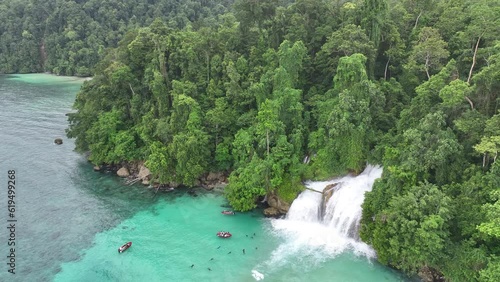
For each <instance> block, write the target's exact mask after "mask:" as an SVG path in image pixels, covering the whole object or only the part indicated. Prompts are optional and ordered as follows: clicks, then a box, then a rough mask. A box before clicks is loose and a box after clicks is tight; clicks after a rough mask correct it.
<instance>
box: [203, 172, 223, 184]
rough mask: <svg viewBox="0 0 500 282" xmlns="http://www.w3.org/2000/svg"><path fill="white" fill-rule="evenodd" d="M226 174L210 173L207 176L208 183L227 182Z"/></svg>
mask: <svg viewBox="0 0 500 282" xmlns="http://www.w3.org/2000/svg"><path fill="white" fill-rule="evenodd" d="M225 178H226V177H225V176H224V173H222V172H210V173H209V174H208V175H207V181H208V182H223V181H224V180H225Z"/></svg>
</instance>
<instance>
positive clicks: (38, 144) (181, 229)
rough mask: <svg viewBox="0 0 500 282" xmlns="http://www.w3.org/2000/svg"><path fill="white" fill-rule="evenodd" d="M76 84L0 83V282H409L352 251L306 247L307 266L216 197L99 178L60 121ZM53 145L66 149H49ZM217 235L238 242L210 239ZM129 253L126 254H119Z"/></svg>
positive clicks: (255, 216) (269, 231) (275, 236)
mask: <svg viewBox="0 0 500 282" xmlns="http://www.w3.org/2000/svg"><path fill="white" fill-rule="evenodd" d="M81 83H82V80H81V79H75V78H69V77H56V76H51V75H42V74H37V75H16V76H0V183H4V184H0V185H1V186H0V223H1V224H0V265H1V268H0V281H139V280H147V281H151V282H153V281H256V280H257V279H261V278H262V276H259V275H261V274H262V275H263V280H261V281H405V278H404V277H402V276H400V275H398V273H396V272H394V271H392V270H390V269H388V268H385V267H382V266H380V265H379V264H378V263H376V262H375V261H370V260H368V259H367V258H365V257H363V256H355V255H354V254H352V253H351V252H349V251H348V252H344V253H342V254H340V255H337V256H335V257H332V256H330V255H327V254H324V253H323V252H322V251H321V249H318V248H317V247H315V246H311V245H308V243H304V245H303V246H302V247H301V248H303V250H304V252H303V255H301V254H300V253H299V254H297V253H296V252H295V251H294V252H288V251H287V246H288V244H290V242H294V245H297V244H301V242H296V240H297V239H296V238H294V237H293V236H291V235H289V234H283V233H280V231H279V230H276V229H275V228H274V227H273V226H274V225H275V223H276V220H270V219H265V218H263V217H262V216H261V213H260V212H259V211H256V212H251V213H243V214H236V215H235V216H224V215H222V214H221V213H220V211H221V210H223V209H225V208H224V207H222V206H224V205H225V201H224V199H223V197H222V196H221V194H220V193H219V192H206V191H204V190H203V189H196V190H195V191H196V195H197V196H196V197H195V196H192V195H190V194H188V193H186V191H182V190H181V191H175V192H170V193H159V194H158V195H156V196H155V195H154V191H152V190H151V189H147V188H145V187H143V186H141V185H133V186H125V185H124V183H123V180H122V179H120V178H118V177H115V176H112V175H110V174H106V173H96V172H94V171H93V170H92V166H91V165H90V164H89V163H88V162H87V161H86V160H85V158H84V157H83V156H81V155H79V154H77V153H75V152H73V148H74V142H73V140H68V139H67V138H65V129H66V128H67V120H66V116H65V115H64V114H65V113H67V112H69V111H71V105H72V103H73V101H74V98H75V94H76V92H77V91H78V89H79V87H80V85H81ZM57 137H61V138H63V141H64V144H63V145H60V146H58V145H55V144H54V139H55V138H57ZM11 169H15V170H16V179H17V182H16V219H17V220H18V221H17V222H16V274H15V275H12V274H10V273H8V272H7V270H8V266H7V264H6V262H7V258H6V256H7V255H8V254H9V252H8V249H7V236H9V234H7V233H8V230H7V229H6V226H7V223H6V222H7V210H6V200H7V195H6V193H7V186H6V184H5V183H7V170H11ZM220 230H227V231H230V232H232V233H233V237H231V238H229V239H221V238H218V237H216V235H215V234H216V232H217V231H220ZM254 233H255V235H254ZM128 241H132V242H133V245H132V247H131V248H130V249H129V250H127V251H126V252H124V253H122V254H118V252H117V248H118V247H119V246H121V245H122V244H124V243H125V242H128ZM243 249H244V250H245V252H243ZM192 265H194V266H193V267H191V266H192ZM252 274H254V276H255V278H254V276H253V275H252Z"/></svg>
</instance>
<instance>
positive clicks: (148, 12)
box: [0, 0, 233, 76]
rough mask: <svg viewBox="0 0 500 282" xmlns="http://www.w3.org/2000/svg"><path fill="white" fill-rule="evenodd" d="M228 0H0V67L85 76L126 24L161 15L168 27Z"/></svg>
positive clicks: (214, 11)
mask: <svg viewBox="0 0 500 282" xmlns="http://www.w3.org/2000/svg"><path fill="white" fill-rule="evenodd" d="M232 2H233V0H203V1H197V0H182V1H178V0H106V1H103V0H8V1H0V19H1V22H0V73H29V72H51V73H55V74H60V75H78V76H89V75H92V74H93V73H94V66H95V65H96V64H97V62H98V61H99V60H100V59H101V58H103V57H104V55H105V49H106V48H107V47H116V45H117V43H118V42H119V40H121V38H122V37H123V35H124V34H125V33H126V32H127V31H128V30H130V29H134V28H138V27H141V26H145V25H149V24H151V23H152V22H153V20H154V19H155V18H161V19H163V20H164V21H165V22H167V23H168V25H169V26H170V27H172V28H183V27H185V26H186V25H188V24H190V23H191V22H198V21H200V20H201V19H204V18H209V17H213V16H216V15H219V14H222V13H224V12H226V11H227V9H226V8H225V7H226V6H228V5H229V4H230V3H232Z"/></svg>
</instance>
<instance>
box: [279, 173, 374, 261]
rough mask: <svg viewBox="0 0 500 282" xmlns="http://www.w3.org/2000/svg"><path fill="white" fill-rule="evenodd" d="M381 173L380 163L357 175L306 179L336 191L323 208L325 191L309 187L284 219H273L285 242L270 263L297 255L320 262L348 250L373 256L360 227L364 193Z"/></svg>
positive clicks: (361, 254) (314, 184)
mask: <svg viewBox="0 0 500 282" xmlns="http://www.w3.org/2000/svg"><path fill="white" fill-rule="evenodd" d="M381 175H382V168H381V167H380V166H372V165H368V166H367V168H366V169H365V170H364V171H363V172H362V173H361V174H360V175H357V176H351V175H348V176H344V177H341V178H336V179H333V180H330V181H320V182H308V183H306V186H307V187H308V188H310V189H313V190H316V191H320V192H322V191H323V189H325V187H326V186H328V185H330V186H329V189H333V195H332V196H331V198H330V199H329V200H328V201H327V202H326V203H325V205H324V210H322V201H323V199H322V194H321V193H317V192H314V191H310V190H306V191H304V192H302V193H301V194H300V195H299V196H298V197H297V199H295V201H293V203H292V205H291V207H290V210H289V212H288V214H287V217H286V218H285V219H273V220H272V221H271V225H272V230H271V231H272V232H273V233H274V234H275V235H276V236H278V237H280V238H281V240H282V242H283V243H282V244H281V245H280V246H279V247H278V248H277V249H276V250H275V251H274V252H273V254H272V257H271V259H270V261H269V263H272V264H280V262H281V261H287V260H288V259H291V258H292V257H296V256H308V257H310V258H313V260H317V261H318V262H320V261H322V260H324V259H326V258H332V257H335V256H337V255H338V254H340V253H342V252H344V251H346V250H350V251H352V252H353V253H354V254H356V255H360V256H365V257H368V258H374V257H375V251H374V250H373V249H372V248H371V247H370V246H368V245H367V244H365V243H363V242H361V241H360V240H359V235H358V230H359V221H360V219H361V212H362V210H361V204H362V203H363V200H364V194H365V192H367V191H370V190H371V188H372V186H373V183H374V181H375V179H377V178H380V177H381ZM331 184H336V185H334V186H332V185H331Z"/></svg>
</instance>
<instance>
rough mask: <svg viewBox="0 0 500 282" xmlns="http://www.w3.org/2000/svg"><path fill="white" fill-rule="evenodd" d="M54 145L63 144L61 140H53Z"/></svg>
mask: <svg viewBox="0 0 500 282" xmlns="http://www.w3.org/2000/svg"><path fill="white" fill-rule="evenodd" d="M54 143H56V144H57V145H61V144H62V143H63V140H62V139H61V138H56V140H54Z"/></svg>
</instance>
